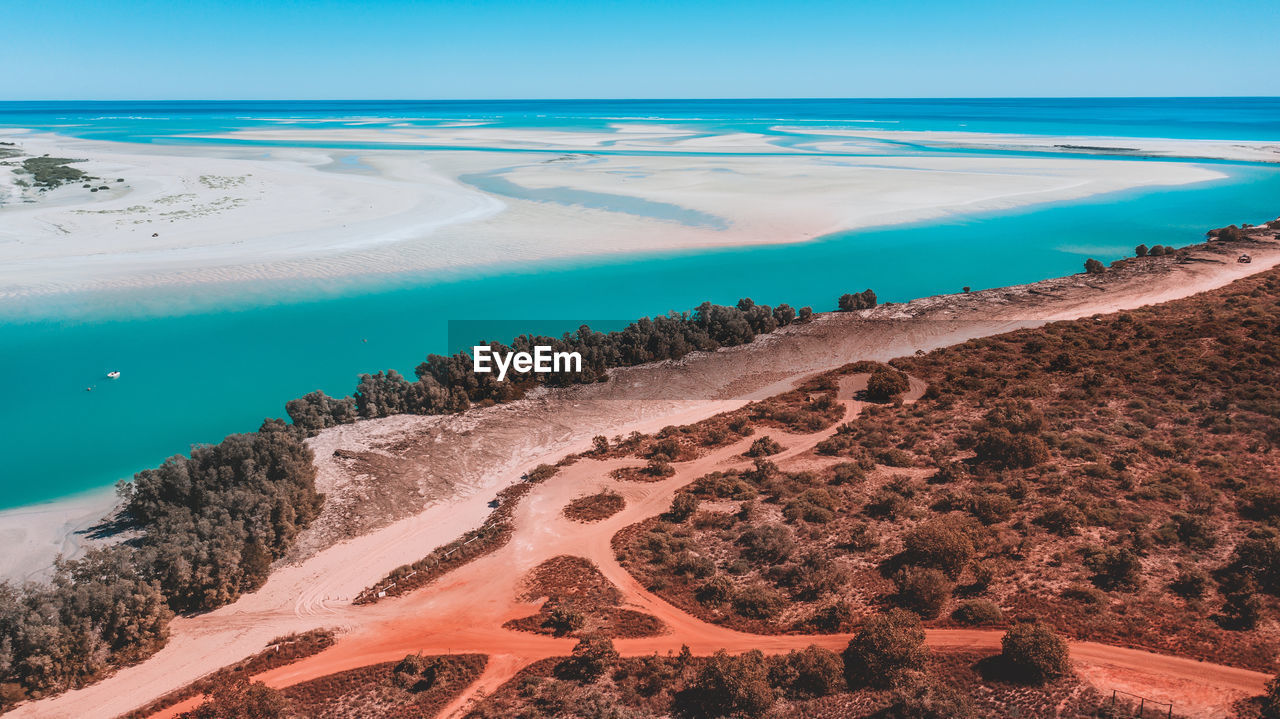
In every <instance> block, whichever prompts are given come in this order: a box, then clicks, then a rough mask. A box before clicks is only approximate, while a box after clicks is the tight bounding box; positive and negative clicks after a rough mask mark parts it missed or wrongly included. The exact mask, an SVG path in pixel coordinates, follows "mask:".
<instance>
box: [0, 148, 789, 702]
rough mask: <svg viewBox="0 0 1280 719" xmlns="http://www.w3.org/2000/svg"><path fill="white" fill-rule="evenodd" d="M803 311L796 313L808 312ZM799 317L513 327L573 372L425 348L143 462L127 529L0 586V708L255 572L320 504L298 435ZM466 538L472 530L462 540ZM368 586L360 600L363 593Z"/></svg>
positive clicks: (94, 673)
mask: <svg viewBox="0 0 1280 719" xmlns="http://www.w3.org/2000/svg"><path fill="white" fill-rule="evenodd" d="M69 162H75V161H73V160H66V159H61V158H50V157H40V158H29V159H28V160H26V161H24V163H23V167H24V169H25V171H26V172H28V173H30V174H31V175H32V177H33V181H34V182H35V183H36V184H37V185H38V186H40V187H45V188H48V187H56V186H57V185H58V184H61V183H63V182H71V181H78V180H80V179H94V178H88V177H87V176H85V175H84V174H83V173H81V172H80V171H78V170H76V169H74V168H71V167H67V163H69ZM805 310H808V308H804V309H802V310H801V312H800V313H799V318H800V321H804V320H807V319H808V317H810V316H811V314H812V312H811V311H808V312H806V311H805ZM796 318H797V313H796V311H795V310H793V309H792V308H791V307H789V306H787V305H779V306H778V307H776V308H770V307H768V306H765V305H756V304H755V303H754V302H752V301H751V300H749V299H744V300H741V301H739V302H738V305H737V306H736V307H723V306H718V305H712V304H710V303H704V304H702V305H701V306H699V307H698V308H697V309H696V310H695V311H693V312H691V313H684V314H677V313H672V314H670V315H667V316H664V317H658V318H654V319H648V318H645V319H642V320H640V321H638V322H635V323H633V324H631V325H630V326H628V327H627V328H626V329H624V330H622V331H621V332H612V333H608V334H604V333H599V332H593V331H591V330H590V329H589V328H587V327H585V326H584V327H583V328H581V329H580V330H579V331H578V332H577V333H576V334H572V335H570V334H566V335H565V336H564V337H562V338H560V339H554V338H547V337H534V336H528V335H526V336H522V337H520V338H517V339H516V340H515V341H514V342H513V343H512V348H514V349H516V350H526V349H530V348H531V347H532V346H533V345H537V344H549V345H552V346H553V347H554V348H555V349H556V350H557V351H577V352H580V353H581V354H582V357H583V370H584V371H583V373H582V374H581V375H578V374H572V375H564V374H551V375H547V376H536V375H532V374H529V375H523V376H515V377H513V378H510V379H509V380H508V381H506V382H497V381H496V375H477V374H475V373H473V372H472V371H471V361H470V357H468V356H467V355H465V354H461V353H460V354H458V355H454V356H452V357H444V356H441V355H429V356H428V358H427V361H426V362H424V363H423V364H422V365H420V366H419V368H418V372H417V374H418V381H416V382H410V381H408V380H406V379H404V378H403V377H401V376H400V375H399V374H397V373H396V372H395V371H388V372H385V373H384V372H379V373H377V374H373V375H362V376H361V378H360V384H359V386H358V387H357V390H356V393H355V395H354V396H353V397H346V398H343V399H333V398H331V397H327V396H325V395H324V394H323V393H318V392H316V393H312V394H309V395H307V396H305V397H303V398H301V399H297V400H293V401H291V402H289V403H288V404H287V405H286V410H287V412H288V413H289V415H290V417H292V418H293V420H294V423H293V425H289V424H286V423H284V422H282V421H280V420H268V421H267V422H265V423H264V424H263V425H262V428H261V429H260V430H259V431H258V432H256V433H247V434H239V435H232V436H230V437H227V438H226V439H225V440H224V441H223V442H222V443H221V444H218V445H215V446H211V447H200V448H197V449H195V450H193V452H192V454H191V456H190V457H174V458H171V459H169V460H168V461H166V462H165V463H164V464H163V465H162V466H160V467H159V468H156V469H153V470H146V471H144V472H141V473H139V474H138V475H137V477H135V479H134V482H133V483H131V484H126V483H122V484H121V485H120V487H119V490H120V494H121V497H122V499H123V501H124V503H125V512H124V514H123V515H122V516H121V517H119V518H118V519H117V520H116V521H115V524H116V525H117V526H114V527H113V528H112V529H114V530H116V531H121V532H124V533H125V534H127V535H128V536H129V539H128V541H126V542H124V543H121V544H118V545H115V546H112V547H110V548H108V549H103V550H100V551H95V552H94V553H92V554H90V555H89V556H88V557H86V558H85V559H83V560H81V561H77V562H69V563H66V564H64V565H63V566H61V567H60V568H59V569H58V573H57V575H56V577H55V579H54V581H53V582H52V584H50V585H48V586H42V585H31V586H27V587H23V588H15V587H12V586H10V585H8V584H0V648H3V651H0V706H4V705H8V704H10V703H12V702H15V701H21V700H22V699H25V698H29V697H39V696H43V695H46V694H48V693H51V692H57V691H61V690H63V689H67V688H70V687H75V686H81V685H83V684H85V683H87V682H91V681H93V680H95V679H97V678H100V677H101V676H102V675H103V674H105V673H107V672H109V671H110V670H111V669H113V668H114V667H117V666H120V665H122V664H128V663H131V662H135V661H139V660H141V659H143V658H146V657H147V656H149V655H150V654H152V653H153V652H155V651H156V650H157V649H159V648H160V647H161V646H163V645H164V642H165V640H166V639H167V636H168V631H167V627H168V623H169V620H170V619H171V618H172V616H173V613H174V612H193V611H204V610H208V609H213V608H215V607H219V606H222V605H224V604H227V603H229V602H232V601H235V599H236V598H237V597H239V596H240V595H241V594H243V593H244V592H246V591H252V590H253V589H256V588H257V587H259V586H261V584H262V583H263V582H264V581H265V580H266V577H267V575H268V573H269V571H270V568H271V564H272V562H274V561H275V560H276V559H279V558H280V557H281V556H283V554H284V553H285V552H286V551H287V550H288V548H289V547H290V546H291V544H292V542H293V540H294V539H295V538H296V536H297V534H298V532H300V531H301V530H302V529H304V528H306V527H307V525H308V524H310V522H311V521H312V520H313V519H314V518H315V517H316V516H317V515H318V514H319V511H320V507H321V504H322V501H323V497H322V496H321V495H319V494H317V493H316V492H315V485H314V479H315V468H314V466H313V464H312V459H313V458H312V455H311V451H310V450H309V449H307V448H306V446H305V445H304V444H303V443H302V439H304V438H305V437H306V436H309V435H311V434H314V433H316V432H318V431H319V430H321V429H324V428H326V427H331V426H335V425H338V424H344V423H349V422H354V421H356V420H358V419H361V418H371V417H385V416H389V415H393V414H401V413H420V414H436V413H444V412H460V411H464V410H466V409H467V408H468V407H470V406H472V405H473V404H478V405H487V404H492V403H494V402H502V401H507V400H511V399H515V398H518V397H520V396H522V395H523V394H524V393H525V392H526V391H527V390H528V389H530V388H532V387H533V386H535V385H536V384H538V383H546V384H550V385H565V384H573V383H582V382H592V381H597V380H601V379H604V377H605V372H606V370H607V369H609V368H612V367H621V366H631V365H638V364H643V363H646V362H652V361H656V360H662V359H673V358H679V357H683V356H684V355H686V354H688V353H689V352H693V351H695V350H712V349H715V348H717V347H722V346H732V345H737V344H742V343H744V342H750V341H751V340H752V339H754V338H755V336H756V335H758V334H761V333H766V332H771V331H773V330H775V329H777V328H778V327H779V326H783V325H786V324H789V323H791V322H793V321H797V320H796ZM493 346H494V347H495V348H498V349H501V350H504V351H505V350H507V349H510V348H507V347H505V346H503V345H499V344H494V345H493ZM546 470H548V471H554V470H553V468H546ZM539 471H540V470H539ZM540 478H542V477H532V476H531V477H530V479H531V480H532V481H539V479H540ZM528 488H529V485H527V484H524V485H516V486H514V487H511V488H509V489H508V491H506V492H504V493H503V494H502V495H501V496H500V497H499V501H500V502H501V504H502V506H501V507H500V508H499V509H498V510H497V511H496V512H495V515H494V517H493V518H491V522H489V523H487V524H486V525H485V527H484V528H482V529H481V530H477V532H476V533H474V534H473V535H470V536H468V537H464V538H462V539H460V540H459V541H458V542H457V543H455V544H457V545H458V546H462V545H463V544H465V545H466V546H465V549H463V550H461V551H454V552H450V551H449V550H451V549H454V548H455V547H454V545H449V546H446V547H443V548H441V550H440V551H439V552H437V553H436V554H433V555H432V556H430V557H427V558H426V559H424V560H422V562H419V563H416V564H414V565H409V566H406V567H402V568H401V569H399V570H397V571H396V572H395V573H393V574H392V575H391V576H390V577H389V578H388V579H387V581H386V583H384V585H383V586H385V584H387V583H391V582H396V581H399V584H398V586H397V587H392V588H391V593H399V592H400V591H407V590H408V589H409V588H412V587H415V586H420V585H421V584H422V583H426V582H428V581H430V580H431V578H433V577H435V576H438V574H440V573H443V572H445V571H448V569H450V568H452V567H454V566H457V565H458V563H460V562H465V561H469V560H470V559H473V558H475V557H476V556H480V555H482V554H484V553H486V552H488V551H492V550H493V549H494V548H495V547H497V546H501V544H502V543H504V542H505V541H506V539H508V538H509V536H510V531H509V529H510V528H509V526H508V525H507V520H508V518H507V517H506V515H505V512H506V511H508V507H509V506H513V505H514V502H515V500H516V499H518V497H519V496H520V495H521V494H522V493H523V492H525V491H527V490H528ZM473 538H481V539H483V541H472V542H467V541H466V540H469V539H473ZM445 553H448V556H445ZM379 590H380V588H378V589H374V590H371V591H370V592H367V593H366V594H365V595H362V597H361V601H374V600H376V598H377V596H376V594H377V591H379ZM237 691H239V690H238V689H237Z"/></svg>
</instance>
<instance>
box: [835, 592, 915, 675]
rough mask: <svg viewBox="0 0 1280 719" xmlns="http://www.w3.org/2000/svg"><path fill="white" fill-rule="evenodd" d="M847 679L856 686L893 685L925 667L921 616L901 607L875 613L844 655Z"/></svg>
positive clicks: (850, 642) (852, 640)
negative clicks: (882, 612)
mask: <svg viewBox="0 0 1280 719" xmlns="http://www.w3.org/2000/svg"><path fill="white" fill-rule="evenodd" d="M842 657H843V659H844V671H845V680H846V681H847V682H848V683H849V686H850V687H851V688H853V687H864V686H866V687H879V688H886V687H893V686H896V685H898V684H900V683H901V682H902V680H903V678H904V677H905V676H906V675H907V674H908V673H909V672H912V671H920V670H922V669H924V666H925V662H926V661H928V657H929V652H928V650H927V649H925V646H924V628H923V627H922V626H921V625H920V617H918V616H916V615H915V614H912V613H911V612H908V611H905V610H902V609H891V610H889V612H888V613H886V614H881V615H878V616H875V617H872V618H871V619H869V620H868V621H867V623H866V624H864V625H863V626H862V628H861V629H859V630H858V633H857V634H856V635H854V637H853V639H851V640H849V645H848V646H847V647H845V650H844V653H843V655H842Z"/></svg>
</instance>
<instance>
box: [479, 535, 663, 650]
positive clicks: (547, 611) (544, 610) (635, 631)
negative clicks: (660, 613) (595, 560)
mask: <svg viewBox="0 0 1280 719" xmlns="http://www.w3.org/2000/svg"><path fill="white" fill-rule="evenodd" d="M544 597H545V598H546V601H545V602H543V604H542V606H541V607H540V609H539V611H538V613H537V614H534V615H531V616H528V617H521V618H519V619H512V620H511V621H508V622H507V623H506V624H504V625H503V626H505V627H506V628H507V629H515V630H517V631H524V632H533V633H536V634H550V635H554V636H557V637H563V636H575V637H591V636H607V637H647V636H654V635H656V634H661V633H662V632H663V629H664V627H663V625H662V622H660V621H658V620H657V619H656V618H654V617H653V616H651V615H648V614H645V613H643V612H638V611H636V610H634V609H624V608H622V607H621V606H619V605H620V604H621V603H622V593H621V592H619V591H618V588H617V587H615V586H614V585H613V584H612V583H610V582H609V580H608V579H606V578H605V577H604V575H603V574H601V573H600V570H599V569H597V568H596V566H595V565H594V564H592V563H591V562H590V561H589V560H587V559H583V558H582V557H573V556H567V555H561V556H558V557H552V558H551V559H548V560H547V561H545V562H543V563H542V564H539V565H538V566H537V567H535V568H534V569H533V571H531V572H529V575H528V576H526V577H525V578H524V580H523V583H522V588H521V596H520V598H521V599H522V600H523V601H527V602H537V601H539V600H540V599H542V598H544Z"/></svg>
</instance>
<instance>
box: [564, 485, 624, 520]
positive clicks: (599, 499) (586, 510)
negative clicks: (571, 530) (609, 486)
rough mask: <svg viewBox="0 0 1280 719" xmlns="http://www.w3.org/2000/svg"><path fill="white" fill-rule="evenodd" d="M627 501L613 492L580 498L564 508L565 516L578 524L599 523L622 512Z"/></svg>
mask: <svg viewBox="0 0 1280 719" xmlns="http://www.w3.org/2000/svg"><path fill="white" fill-rule="evenodd" d="M626 506H627V500H625V499H623V497H622V495H621V494H618V493H617V492H613V491H606V492H600V493H598V494H592V495H589V496H586V497H579V498H577V499H575V500H573V501H572V502H570V503H569V504H568V506H566V507H565V508H564V516H566V517H568V518H569V519H572V520H574V521H577V522H599V521H600V520H602V519H608V518H609V517H612V516H613V515H615V514H617V513H618V512H621V511H622V510H623V508H624V507H626Z"/></svg>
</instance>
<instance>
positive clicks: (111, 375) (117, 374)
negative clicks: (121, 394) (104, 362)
mask: <svg viewBox="0 0 1280 719" xmlns="http://www.w3.org/2000/svg"><path fill="white" fill-rule="evenodd" d="M107 377H108V378H110V379H120V372H119V371H118V370H111V371H110V372H108V373H107Z"/></svg>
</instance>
